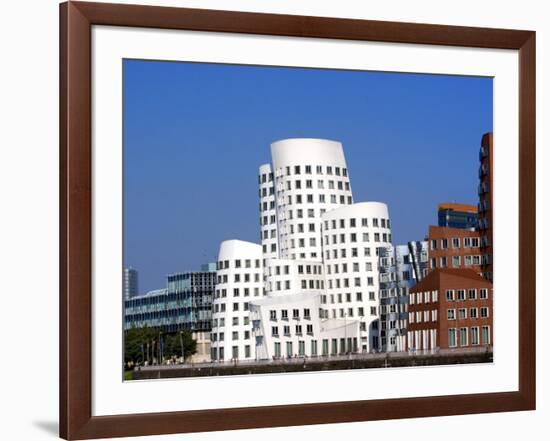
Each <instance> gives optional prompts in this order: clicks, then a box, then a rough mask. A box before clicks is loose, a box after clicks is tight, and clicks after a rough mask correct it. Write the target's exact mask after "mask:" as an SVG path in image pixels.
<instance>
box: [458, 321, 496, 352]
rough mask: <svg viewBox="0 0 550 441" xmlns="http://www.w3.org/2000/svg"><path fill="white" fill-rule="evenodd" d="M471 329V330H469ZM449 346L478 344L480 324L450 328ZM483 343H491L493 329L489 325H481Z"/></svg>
mask: <svg viewBox="0 0 550 441" xmlns="http://www.w3.org/2000/svg"><path fill="white" fill-rule="evenodd" d="M468 331H469V332H468ZM448 332H449V347H451V348H453V347H457V346H459V345H460V346H470V345H471V346H477V345H479V344H480V341H479V326H474V327H471V328H470V329H469V330H468V328H459V329H456V328H449V331H448ZM481 344H482V345H490V344H491V330H490V327H489V326H482V327H481Z"/></svg>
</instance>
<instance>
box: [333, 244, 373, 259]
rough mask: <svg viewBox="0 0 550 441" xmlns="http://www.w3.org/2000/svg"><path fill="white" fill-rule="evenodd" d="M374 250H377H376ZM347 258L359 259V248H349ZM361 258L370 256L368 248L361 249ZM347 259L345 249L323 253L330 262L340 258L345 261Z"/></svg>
mask: <svg viewBox="0 0 550 441" xmlns="http://www.w3.org/2000/svg"><path fill="white" fill-rule="evenodd" d="M376 250H378V248H376ZM349 251H350V252H349V254H350V255H349V257H359V248H355V247H354V248H350V249H349ZM362 254H363V257H370V256H371V252H370V248H369V247H363V253H362ZM347 257H348V252H347V249H346V248H341V249H340V251H338V250H337V249H334V250H326V251H325V258H326V260H330V259H331V258H332V259H338V258H341V259H345V258H347Z"/></svg>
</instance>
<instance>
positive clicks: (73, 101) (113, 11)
mask: <svg viewBox="0 0 550 441" xmlns="http://www.w3.org/2000/svg"><path fill="white" fill-rule="evenodd" d="M146 12H147V13H149V12H150V14H145V13H146ZM168 12H170V14H168ZM172 13H173V14H174V15H175V16H174V15H171V14H172ZM186 14H189V15H190V17H189V16H187V17H186ZM270 16H271V17H272V19H273V20H274V21H273V22H270V20H269V17H270ZM256 17H257V18H258V19H261V20H260V23H259V24H258V22H256V21H255V18H256ZM233 19H234V20H235V22H234V23H229V22H230V21H231V20H233ZM163 20H164V22H163ZM159 23H161V24H162V23H164V25H162V26H155V25H156V24H159ZM228 23H229V24H228ZM274 23H277V24H278V25H281V28H282V30H281V29H278V30H276V31H273V30H272V29H273V25H274ZM331 23H333V24H334V25H335V26H337V29H334V31H333V30H332V28H331V30H327V28H326V26H328V25H330V24H331ZM92 24H105V25H122V26H136V27H161V28H174V29H191V30H211V31H218V32H222V31H226V32H241V33H259V34H273V35H290V36H296V37H300V36H301V37H304V36H311V34H312V33H313V34H315V35H317V36H318V35H320V36H321V38H346V39H352V40H372V41H393V42H402V43H414V40H415V39H416V41H417V42H419V41H422V42H425V43H426V44H435V45H457V46H472V47H488V48H490V47H493V48H509V49H516V50H518V49H519V57H520V60H519V61H520V63H519V66H520V85H519V93H520V114H519V124H520V134H519V141H520V153H519V161H520V182H521V183H522V185H521V186H520V195H519V196H520V211H521V212H522V213H525V216H523V217H525V219H523V220H522V221H521V222H520V227H519V228H520V237H522V236H521V234H525V238H527V239H529V240H532V241H533V242H532V243H533V244H534V240H535V218H534V216H535V208H534V207H535V205H534V204H535V174H534V166H535V125H536V122H535V55H536V54H535V33H534V32H529V31H512V30H496V29H485V28H464V27H453V26H442V25H422V24H412V23H391V22H372V21H368V20H349V19H334V18H326V17H325V18H319V17H301V16H281V15H275V14H255V13H239V12H227V11H209V10H197V9H183V8H165V7H151V6H142V5H138V6H136V5H115V4H107V3H81V2H72V1H70V2H68V3H64V4H62V5H60V248H61V249H60V346H61V347H60V436H62V437H63V438H65V439H89V438H98V437H115V436H117V437H118V436H138V435H152V434H170V433H188V432H197V431H213V430H232V429H245V428H262V427H282V426H290V425H296V426H298V425H306V424H323V423H339V422H353V421H366V420H386V419H390V418H391V419H393V418H418V417H426V416H445V415H456V414H472V413H484V412H507V411H514V410H530V409H534V408H535V370H536V366H535V362H536V358H535V267H534V264H535V252H534V245H533V248H532V249H531V250H530V249H528V248H527V246H525V247H524V248H522V247H520V288H523V291H521V295H520V299H519V303H520V304H519V309H520V319H521V320H520V329H519V332H520V342H521V341H523V340H525V342H526V344H524V345H520V348H519V351H520V369H519V385H520V390H519V391H517V392H507V393H501V394H498V393H496V394H495V393H486V394H478V395H466V396H444V397H423V398H410V399H407V398H403V399H398V400H395V401H394V400H374V401H370V402H342V403H315V404H310V405H308V404H304V405H295V406H266V407H260V408H258V407H256V408H254V407H253V408H240V409H239V408H232V409H220V410H200V411H185V412H167V413H161V414H158V413H150V414H134V415H113V416H98V417H92V415H91V409H92V394H91V390H92V389H91V374H92V370H91V361H92V358H91V350H92V339H91V323H92V322H91V308H92V297H91V282H92V280H91V270H92V266H91V265H92V260H91V257H92V256H91V251H92V242H91V222H92V219H91V205H92V200H91V180H92V174H91V165H92V164H91V162H92V157H91V110H92V109H91V102H92V100H91V87H92V85H91V25H92ZM351 24H353V29H351V30H346V26H345V25H351ZM321 25H322V26H321ZM236 28H238V29H236ZM239 29H240V30H239ZM331 33H334V35H331ZM389 33H391V35H389ZM435 34H438V35H435ZM483 37H486V38H483Z"/></svg>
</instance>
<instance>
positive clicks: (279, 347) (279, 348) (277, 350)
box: [274, 342, 281, 358]
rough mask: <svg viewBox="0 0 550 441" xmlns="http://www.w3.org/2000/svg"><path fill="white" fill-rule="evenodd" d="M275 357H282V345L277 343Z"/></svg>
mask: <svg viewBox="0 0 550 441" xmlns="http://www.w3.org/2000/svg"><path fill="white" fill-rule="evenodd" d="M274 352H275V357H277V358H279V357H281V343H279V342H275V351H274Z"/></svg>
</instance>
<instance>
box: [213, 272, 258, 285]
mask: <svg viewBox="0 0 550 441" xmlns="http://www.w3.org/2000/svg"><path fill="white" fill-rule="evenodd" d="M259 281H260V273H253V274H250V273H242V274H241V273H235V274H233V282H235V283H241V282H242V283H254V282H255V283H258V282H259ZM228 282H229V276H228V275H227V274H219V275H218V285H221V284H222V283H228Z"/></svg>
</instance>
